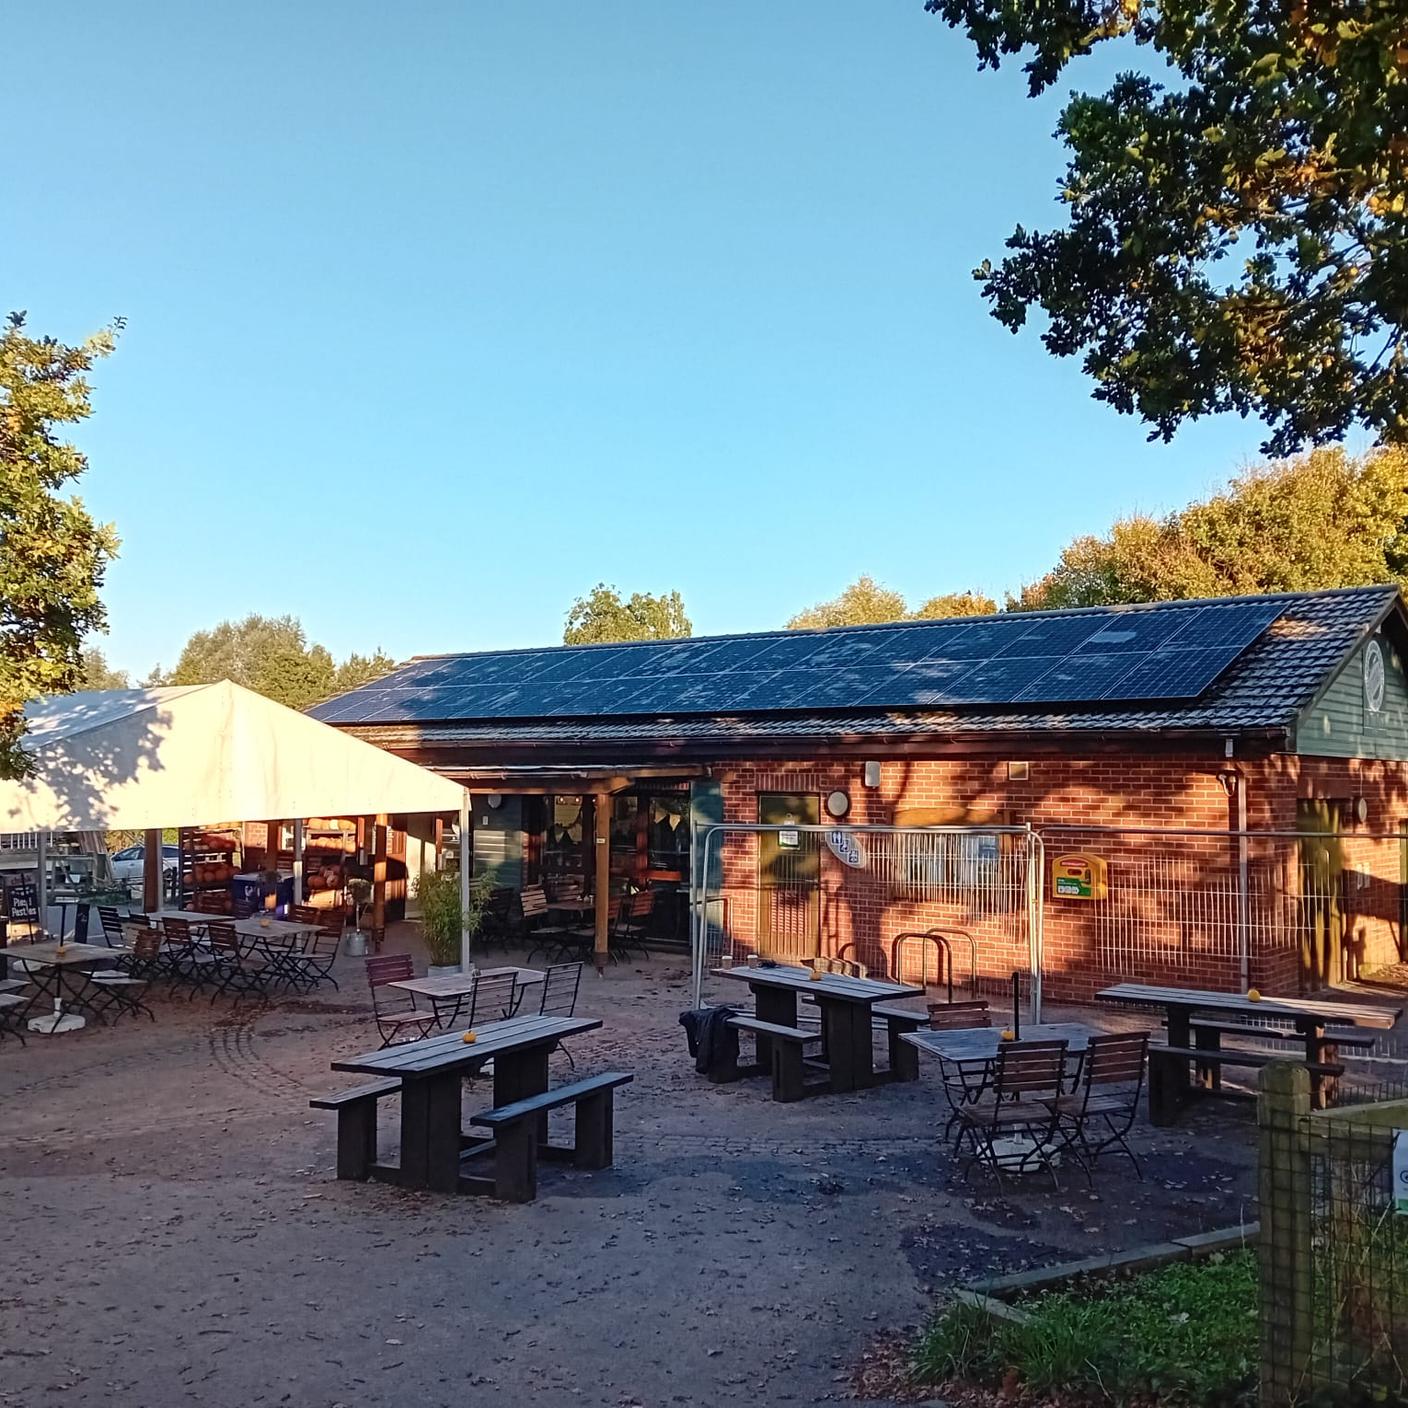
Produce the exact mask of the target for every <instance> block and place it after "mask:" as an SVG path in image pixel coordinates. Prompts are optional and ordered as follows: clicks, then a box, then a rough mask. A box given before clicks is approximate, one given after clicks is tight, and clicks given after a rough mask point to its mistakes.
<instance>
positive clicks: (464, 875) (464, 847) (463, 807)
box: [460, 789, 471, 973]
mask: <svg viewBox="0 0 1408 1408" xmlns="http://www.w3.org/2000/svg"><path fill="white" fill-rule="evenodd" d="M469 871H470V860H469V791H468V789H466V790H465V791H464V792H462V793H461V794H460V915H461V919H460V972H461V973H468V972H469V943H470V937H471V936H470V932H469V930H468V929H466V928H465V927H464V919H463V916H464V915H465V914H468V913H469V882H470V874H469Z"/></svg>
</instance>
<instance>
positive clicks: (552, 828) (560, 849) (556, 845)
mask: <svg viewBox="0 0 1408 1408" xmlns="http://www.w3.org/2000/svg"><path fill="white" fill-rule="evenodd" d="M544 810H545V818H546V824H547V830H546V834H545V835H544V837H543V873H544V874H545V875H580V874H581V873H582V842H583V838H584V834H585V832H584V827H585V825H586V809H585V807H584V805H583V802H582V798H580V797H549V798H548V799H547V805H546V807H545V809H544Z"/></svg>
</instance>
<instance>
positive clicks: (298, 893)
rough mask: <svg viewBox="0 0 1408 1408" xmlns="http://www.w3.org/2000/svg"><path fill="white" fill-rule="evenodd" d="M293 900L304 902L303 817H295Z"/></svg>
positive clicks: (295, 902) (298, 902) (299, 902)
mask: <svg viewBox="0 0 1408 1408" xmlns="http://www.w3.org/2000/svg"><path fill="white" fill-rule="evenodd" d="M293 902H294V904H302V903H303V818H302V817H295V818H294V819H293Z"/></svg>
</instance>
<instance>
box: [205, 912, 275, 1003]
mask: <svg viewBox="0 0 1408 1408" xmlns="http://www.w3.org/2000/svg"><path fill="white" fill-rule="evenodd" d="M205 932H206V939H207V942H208V943H209V944H210V952H211V956H212V957H213V958H214V960H215V963H214V968H213V970H212V977H213V979H214V981H215V991H214V992H213V993H212V994H211V995H210V1001H211V1004H212V1005H213V1004H214V1002H215V1000H216V998H218V997H222V996H223V995H224V994H225V993H232V994H233V995H234V996H235V998H236V1000H238V999H240V998H243V997H244V996H245V995H246V994H247V993H258V994H260V995H261V996H266V995H267V994H268V990H269V985H270V983H271V982H273V981H274V980H275V979H276V978H278V977H279V976H280V975H281V969H280V966H279V962H278V960H277V958H276V957H275V956H274V955H273V954H272V953H271V952H270V951H269V950H268V949H267V948H265V947H264V946H263V945H262V944H261V943H260V941H259V940H258V939H246V938H243V937H242V936H241V935H240V932H239V930H238V929H236V928H235V926H234V925H233V924H230V923H227V922H224V921H221V920H216V919H212V920H211V921H210V923H209V924H207V925H206V926H205Z"/></svg>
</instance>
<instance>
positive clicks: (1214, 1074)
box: [1196, 1027, 1222, 1090]
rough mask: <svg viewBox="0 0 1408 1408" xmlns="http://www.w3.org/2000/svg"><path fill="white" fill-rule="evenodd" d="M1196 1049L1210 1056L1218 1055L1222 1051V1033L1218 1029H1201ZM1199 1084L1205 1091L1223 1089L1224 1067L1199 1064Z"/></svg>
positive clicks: (1214, 1063) (1214, 1064) (1199, 1029)
mask: <svg viewBox="0 0 1408 1408" xmlns="http://www.w3.org/2000/svg"><path fill="white" fill-rule="evenodd" d="M1196 1047H1197V1049H1198V1050H1199V1051H1206V1052H1208V1053H1209V1054H1210V1055H1216V1054H1217V1053H1218V1052H1219V1051H1221V1050H1222V1033H1221V1032H1220V1031H1218V1030H1217V1028H1216V1027H1199V1028H1198V1035H1197V1038H1196ZM1197 1071H1198V1084H1199V1085H1200V1086H1202V1088H1203V1089H1204V1090H1221V1089H1222V1067H1221V1066H1220V1065H1218V1064H1217V1063H1216V1062H1213V1063H1212V1064H1211V1065H1204V1064H1202V1063H1201V1062H1200V1063H1199V1064H1198V1068H1197Z"/></svg>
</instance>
